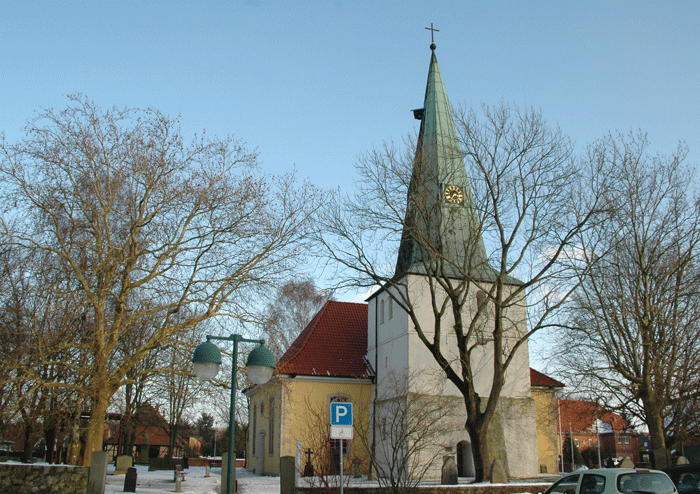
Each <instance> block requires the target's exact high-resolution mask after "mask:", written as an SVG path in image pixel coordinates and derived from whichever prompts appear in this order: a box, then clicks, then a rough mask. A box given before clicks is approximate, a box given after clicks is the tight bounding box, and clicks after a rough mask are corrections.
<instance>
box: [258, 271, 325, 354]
mask: <svg viewBox="0 0 700 494" xmlns="http://www.w3.org/2000/svg"><path fill="white" fill-rule="evenodd" d="M331 298H332V292H331V291H330V290H321V289H318V288H316V285H315V283H314V281H313V280H312V279H310V278H307V279H303V280H290V281H287V282H286V283H284V284H283V285H282V286H280V287H279V288H278V289H277V294H276V296H275V299H274V300H273V301H272V302H271V303H270V305H269V306H268V308H267V311H266V315H265V316H264V317H265V320H264V323H263V324H264V328H263V329H264V331H265V334H266V335H267V338H269V340H268V342H267V346H268V348H269V349H270V351H272V353H273V354H274V355H275V357H276V359H277V360H279V359H280V357H282V355H283V354H284V352H286V351H287V349H288V348H289V347H290V346H291V345H292V343H294V340H296V338H297V336H299V334H301V332H302V331H303V330H304V328H305V327H306V325H307V324H309V322H310V321H311V319H312V318H313V317H314V315H315V314H316V313H317V312H318V311H319V310H320V309H321V307H323V305H324V304H325V303H326V302H328V300H330V299H331Z"/></svg>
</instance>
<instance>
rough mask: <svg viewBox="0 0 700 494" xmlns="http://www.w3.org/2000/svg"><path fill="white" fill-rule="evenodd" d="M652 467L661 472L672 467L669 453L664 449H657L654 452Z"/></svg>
mask: <svg viewBox="0 0 700 494" xmlns="http://www.w3.org/2000/svg"><path fill="white" fill-rule="evenodd" d="M652 465H653V466H654V468H655V469H656V470H663V469H664V468H668V467H670V466H672V465H673V463H672V462H671V453H669V452H668V450H667V449H665V448H658V449H655V450H654V460H653V462H652Z"/></svg>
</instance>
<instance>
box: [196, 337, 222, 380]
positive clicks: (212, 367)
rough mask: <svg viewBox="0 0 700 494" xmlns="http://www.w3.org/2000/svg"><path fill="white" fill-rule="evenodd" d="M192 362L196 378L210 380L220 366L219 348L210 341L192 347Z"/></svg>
mask: <svg viewBox="0 0 700 494" xmlns="http://www.w3.org/2000/svg"><path fill="white" fill-rule="evenodd" d="M192 363H193V364H194V374H195V375H196V376H197V378H199V379H201V380H202V381H211V380H212V379H214V376H216V375H217V374H218V373H219V368H220V367H221V350H219V347H218V346H216V345H215V344H213V343H212V342H211V341H205V342H204V343H202V344H201V345H199V346H198V347H197V348H195V349H194V356H193V357H192Z"/></svg>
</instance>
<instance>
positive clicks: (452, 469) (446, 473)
mask: <svg viewBox="0 0 700 494" xmlns="http://www.w3.org/2000/svg"><path fill="white" fill-rule="evenodd" d="M458 483H459V481H458V479H457V462H455V459H454V457H453V456H450V455H447V456H445V457H444V458H443V463H442V475H441V476H440V484H442V485H457V484H458Z"/></svg>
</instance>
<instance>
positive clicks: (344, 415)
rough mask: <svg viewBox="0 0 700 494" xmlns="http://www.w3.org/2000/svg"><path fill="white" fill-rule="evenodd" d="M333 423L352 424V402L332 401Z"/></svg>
mask: <svg viewBox="0 0 700 494" xmlns="http://www.w3.org/2000/svg"><path fill="white" fill-rule="evenodd" d="M331 425H345V426H347V425H352V403H340V402H333V403H331Z"/></svg>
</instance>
